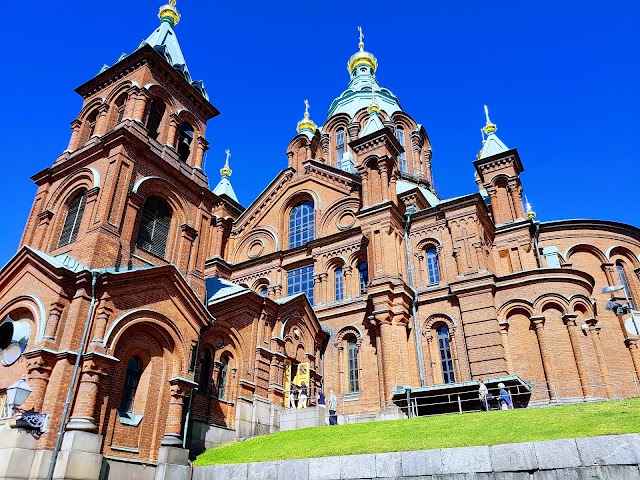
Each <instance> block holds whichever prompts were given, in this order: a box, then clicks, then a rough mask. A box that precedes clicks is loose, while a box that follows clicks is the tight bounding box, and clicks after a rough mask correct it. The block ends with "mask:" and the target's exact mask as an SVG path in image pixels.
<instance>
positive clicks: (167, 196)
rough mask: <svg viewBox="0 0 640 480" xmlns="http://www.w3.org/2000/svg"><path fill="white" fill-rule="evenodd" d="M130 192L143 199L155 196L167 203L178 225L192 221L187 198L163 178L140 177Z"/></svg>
mask: <svg viewBox="0 0 640 480" xmlns="http://www.w3.org/2000/svg"><path fill="white" fill-rule="evenodd" d="M132 192H133V193H136V194H138V195H140V196H141V197H143V198H144V199H145V200H146V199H148V198H150V197H156V198H158V199H160V200H163V201H165V202H166V203H168V207H169V210H170V211H171V215H172V216H174V215H175V217H176V220H177V221H178V222H179V223H178V225H181V224H183V223H191V222H192V221H193V219H192V218H190V216H189V210H188V205H189V203H188V202H187V199H186V198H185V197H184V196H183V195H182V193H181V192H180V189H179V188H178V187H177V186H176V185H174V184H173V183H171V182H170V181H168V180H167V179H165V178H161V177H144V178H141V179H140V180H138V181H137V182H136V183H135V185H134V186H133V189H132Z"/></svg>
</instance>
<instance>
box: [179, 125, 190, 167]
mask: <svg viewBox="0 0 640 480" xmlns="http://www.w3.org/2000/svg"><path fill="white" fill-rule="evenodd" d="M191 142H193V127H192V126H191V124H190V123H187V122H184V123H183V124H182V126H181V127H180V134H179V135H178V157H180V160H182V161H183V162H186V161H187V160H188V159H189V155H190V154H191Z"/></svg>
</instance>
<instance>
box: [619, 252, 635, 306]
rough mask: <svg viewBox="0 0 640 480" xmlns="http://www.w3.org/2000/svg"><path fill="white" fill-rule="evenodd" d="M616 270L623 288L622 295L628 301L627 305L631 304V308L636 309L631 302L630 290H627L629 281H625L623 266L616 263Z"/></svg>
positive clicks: (625, 275) (620, 263)
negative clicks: (624, 295) (623, 294)
mask: <svg viewBox="0 0 640 480" xmlns="http://www.w3.org/2000/svg"><path fill="white" fill-rule="evenodd" d="M616 269H617V270H618V276H619V277H620V283H621V284H622V286H623V287H624V293H625V294H626V296H627V298H628V299H629V303H630V304H631V308H633V309H634V310H635V309H636V307H635V303H634V301H633V296H632V295H631V289H630V288H629V281H628V280H627V274H626V273H625V271H624V264H623V263H622V262H616Z"/></svg>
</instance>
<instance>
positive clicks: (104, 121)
mask: <svg viewBox="0 0 640 480" xmlns="http://www.w3.org/2000/svg"><path fill="white" fill-rule="evenodd" d="M108 113H109V105H108V104H107V103H104V104H102V105H100V106H99V107H98V118H96V128H95V129H94V131H93V135H92V137H101V136H102V135H104V134H105V133H107V127H108V126H109V125H108V123H109V116H108V115H107V114H108Z"/></svg>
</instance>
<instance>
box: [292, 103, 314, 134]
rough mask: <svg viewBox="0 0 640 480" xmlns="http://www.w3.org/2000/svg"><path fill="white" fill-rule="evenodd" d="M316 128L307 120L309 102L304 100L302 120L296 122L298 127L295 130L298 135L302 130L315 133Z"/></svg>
mask: <svg viewBox="0 0 640 480" xmlns="http://www.w3.org/2000/svg"><path fill="white" fill-rule="evenodd" d="M317 129H318V127H317V126H316V124H315V123H313V120H311V119H309V100H307V99H306V98H305V99H304V118H303V119H302V120H300V121H299V122H298V126H297V127H296V130H297V131H298V133H302V131H303V130H311V131H312V132H313V133H316V130H317Z"/></svg>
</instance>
